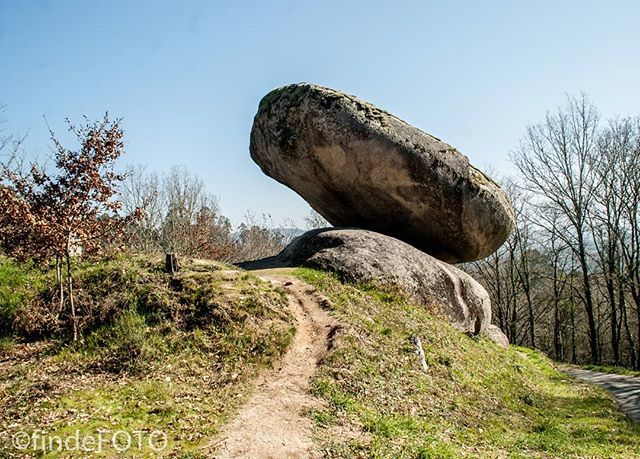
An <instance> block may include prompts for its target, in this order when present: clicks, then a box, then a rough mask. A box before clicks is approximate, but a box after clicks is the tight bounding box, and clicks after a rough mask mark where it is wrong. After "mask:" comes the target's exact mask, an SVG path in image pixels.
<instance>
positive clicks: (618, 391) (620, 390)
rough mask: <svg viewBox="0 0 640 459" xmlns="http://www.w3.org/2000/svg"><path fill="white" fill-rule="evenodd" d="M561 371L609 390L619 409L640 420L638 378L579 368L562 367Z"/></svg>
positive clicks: (639, 379)
mask: <svg viewBox="0 0 640 459" xmlns="http://www.w3.org/2000/svg"><path fill="white" fill-rule="evenodd" d="M563 371H565V372H566V373H568V374H570V375H571V376H573V377H574V378H578V379H581V380H583V381H587V382H590V383H592V384H598V385H600V386H602V387H604V388H605V389H607V390H608V391H609V392H611V394H612V395H613V396H614V398H615V399H616V400H617V401H618V404H619V405H620V409H622V411H623V412H625V413H626V414H627V416H629V417H630V418H631V419H632V420H634V421H636V422H640V378H638V377H635V376H624V375H616V374H611V373H600V372H599V371H591V370H582V369H579V368H563Z"/></svg>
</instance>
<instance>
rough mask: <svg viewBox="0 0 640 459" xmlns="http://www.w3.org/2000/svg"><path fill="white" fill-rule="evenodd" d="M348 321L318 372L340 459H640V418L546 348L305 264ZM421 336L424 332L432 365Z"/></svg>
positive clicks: (325, 441) (319, 416)
mask: <svg viewBox="0 0 640 459" xmlns="http://www.w3.org/2000/svg"><path fill="white" fill-rule="evenodd" d="M296 275H297V276H299V277H300V278H302V279H304V280H305V281H307V282H308V283H310V284H312V285H313V286H315V287H316V288H318V289H319V290H320V291H322V292H323V293H325V294H326V295H327V296H328V297H329V298H330V299H331V301H332V303H333V305H334V311H333V314H334V315H335V317H336V318H338V320H339V321H340V322H342V323H343V327H344V328H343V330H342V332H341V333H340V337H339V339H337V340H336V342H335V343H336V344H335V347H334V349H333V350H332V351H331V352H330V354H329V355H328V356H327V358H326V359H325V361H324V364H323V366H322V367H321V369H320V372H319V374H318V376H317V377H316V378H315V380H314V382H313V385H314V387H315V393H316V394H317V395H318V396H319V397H321V398H323V399H325V400H326V401H327V404H326V408H325V409H324V410H322V411H317V412H314V413H313V414H312V415H313V416H314V419H315V420H316V424H317V428H316V435H317V440H318V442H319V444H320V446H321V448H322V449H323V450H324V452H325V454H326V455H327V456H330V457H388V458H427V457H437V458H447V457H450V458H458V457H469V458H476V457H487V458H494V457H514V458H520V457H521V458H532V457H541V458H546V457H559V458H567V457H602V458H606V457H616V458H638V457H640V426H639V425H637V424H635V425H634V424H632V423H631V422H630V421H628V420H627V418H626V417H625V416H624V415H623V414H621V413H620V412H619V411H618V409H617V406H616V404H615V402H614V401H613V400H612V399H611V398H610V397H609V396H608V395H607V394H606V393H605V392H604V391H603V390H601V389H599V388H595V387H591V386H587V385H584V384H581V383H577V382H574V381H573V380H571V379H569V378H568V377H566V376H565V375H563V374H562V373H559V372H558V371H556V370H555V369H554V367H553V365H552V363H551V362H550V361H549V360H548V359H547V358H545V357H544V356H542V355H541V354H539V353H537V352H534V351H531V350H528V349H524V348H517V347H511V348H510V349H509V350H508V351H504V350H502V349H500V348H499V347H497V346H496V345H494V344H493V343H491V342H489V341H488V340H486V339H472V338H469V337H467V336H465V335H463V334H461V333H459V332H457V331H456V330H454V329H453V328H452V327H451V326H449V325H448V324H447V323H446V322H445V321H442V320H440V319H438V318H435V317H433V316H431V315H430V314H428V313H426V312H425V311H424V310H423V309H422V308H419V307H416V306H415V305H413V304H411V303H410V302H407V301H406V300H404V299H403V298H402V297H401V296H399V295H395V294H389V293H383V292H380V291H378V290H376V289H373V288H370V287H366V286H365V287H360V288H356V287H354V286H347V285H343V284H341V283H340V282H338V281H337V280H336V279H335V278H334V277H333V276H330V275H327V274H324V273H321V272H317V271H312V270H303V269H301V270H297V271H296ZM411 335H417V336H419V337H420V339H421V341H422V345H423V347H424V351H425V354H426V359H427V363H428V365H429V370H428V372H427V373H425V372H423V371H422V369H421V367H420V365H419V363H418V358H417V355H416V352H415V348H414V346H413V344H412V343H411V342H410V341H409V337H410V336H411Z"/></svg>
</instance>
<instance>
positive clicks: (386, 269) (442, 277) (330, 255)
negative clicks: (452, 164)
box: [240, 229, 491, 335]
mask: <svg viewBox="0 0 640 459" xmlns="http://www.w3.org/2000/svg"><path fill="white" fill-rule="evenodd" d="M240 266H241V267H243V268H247V269H257V268H267V267H284V266H289V267H291V266H305V267H309V268H316V269H321V270H324V271H330V272H334V273H336V274H337V275H338V276H339V277H340V278H341V279H343V280H346V281H352V282H353V281H355V282H371V283H374V284H377V285H380V286H391V287H394V288H398V289H400V290H401V291H402V292H404V293H405V294H407V295H408V296H409V297H410V298H412V299H413V300H415V301H417V302H419V303H421V304H423V305H425V306H427V307H429V308H430V310H432V311H434V312H438V313H441V314H444V315H445V316H447V317H448V318H449V320H451V322H452V323H453V325H454V326H455V327H456V328H458V329H460V330H462V331H464V332H467V333H469V334H471V335H477V334H480V333H483V332H484V331H485V330H486V329H487V327H488V326H489V324H490V323H491V303H490V300H489V295H488V294H487V292H486V291H485V289H484V288H483V287H482V286H481V285H480V284H479V283H478V282H476V281H475V280H474V279H473V278H472V277H471V276H469V275H468V274H466V273H465V272H463V271H461V270H459V269H458V268H456V267H454V266H451V265H449V264H447V263H444V262H442V261H440V260H438V259H436V258H434V257H432V256H430V255H427V254H426V253H424V252H421V251H420V250H418V249H416V248H414V247H412V246H410V245H409V244H406V243H404V242H402V241H399V240H397V239H394V238H392V237H389V236H386V235H383V234H380V233H375V232H372V231H367V230H359V229H322V230H313V231H309V232H307V233H305V234H303V235H301V236H299V237H297V238H296V239H294V240H293V242H291V244H289V246H287V247H286V248H285V249H284V250H283V251H282V252H281V253H280V254H279V255H277V256H275V257H271V258H267V259H264V260H259V261H256V262H248V263H244V264H241V265H240Z"/></svg>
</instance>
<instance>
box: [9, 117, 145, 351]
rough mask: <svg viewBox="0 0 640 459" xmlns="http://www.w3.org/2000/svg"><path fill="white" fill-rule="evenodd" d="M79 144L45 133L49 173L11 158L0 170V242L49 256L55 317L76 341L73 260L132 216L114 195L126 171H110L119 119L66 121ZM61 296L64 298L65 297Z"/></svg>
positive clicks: (42, 258) (13, 252) (120, 148)
mask: <svg viewBox="0 0 640 459" xmlns="http://www.w3.org/2000/svg"><path fill="white" fill-rule="evenodd" d="M67 123H68V125H69V130H70V131H71V132H72V133H73V134H74V135H75V136H76V138H77V139H78V142H79V145H80V148H79V149H78V150H70V149H68V148H67V147H65V146H64V145H63V144H62V143H61V142H60V141H59V140H58V138H57V137H56V136H55V134H54V133H53V131H51V139H52V141H53V144H54V147H55V154H54V158H53V159H54V165H55V168H54V169H55V170H53V171H51V172H49V171H47V170H46V169H45V168H44V167H43V166H42V165H41V164H38V163H37V162H32V163H30V164H29V166H28V167H26V168H24V167H18V164H19V162H16V161H15V157H14V158H13V160H11V161H7V162H5V163H2V165H1V168H0V241H2V245H3V246H4V248H5V250H6V252H7V254H8V255H9V256H12V257H14V258H17V259H19V260H25V259H33V260H35V261H39V262H48V261H50V260H52V259H53V260H54V261H55V266H56V274H57V289H58V305H59V310H58V317H59V316H60V315H61V314H62V313H63V312H65V306H67V309H66V312H68V314H69V315H70V317H71V323H72V329H73V330H72V333H73V339H74V341H75V340H77V339H78V337H79V329H78V310H77V305H76V304H75V301H74V286H73V257H74V255H78V254H83V255H89V254H97V253H98V252H99V251H100V250H101V249H102V248H103V247H104V244H105V242H109V243H113V242H114V241H118V240H120V237H121V235H122V234H123V229H124V225H125V224H127V223H128V220H131V219H135V218H137V217H138V212H133V213H132V214H131V215H129V216H127V217H124V218H123V217H121V216H120V215H119V210H120V208H121V203H120V202H119V201H117V200H115V199H113V197H114V195H115V194H116V192H117V187H118V184H119V183H120V182H121V181H122V180H123V179H124V175H122V174H119V173H117V172H116V171H115V169H114V165H115V162H116V160H117V159H118V158H119V157H120V156H121V155H122V154H123V153H124V142H123V138H124V132H123V130H122V128H121V126H120V120H118V119H117V120H113V121H112V120H110V118H109V116H108V114H105V116H104V117H103V118H102V119H101V120H98V121H89V120H88V119H86V118H85V122H84V124H83V125H82V126H75V125H73V124H71V122H69V120H67ZM65 296H66V298H65Z"/></svg>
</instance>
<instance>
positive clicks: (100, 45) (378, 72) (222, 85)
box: [0, 0, 640, 223]
mask: <svg viewBox="0 0 640 459" xmlns="http://www.w3.org/2000/svg"><path fill="white" fill-rule="evenodd" d="M639 24H640V2H638V1H626V2H625V1H607V2H604V1H535V2H533V1H513V0H512V1H506V0H505V1H466V2H464V1H393V2H392V1H388V2H384V1H375V0H368V1H349V0H340V1H327V2H323V1H302V0H300V1H295V0H289V1H276V0H274V1H255V2H249V1H233V2H232V1H228V2H223V1H214V0H211V1H204V0H203V1H179V0H175V1H153V2H152V1H147V2H145V1H120V0H105V1H86V0H82V1H81V0H78V1H70V0H69V1H67V0H59V1H54V0H49V1H46V0H41V1H33V0H0V101H3V102H4V103H5V104H6V105H7V111H6V113H5V114H4V118H6V119H7V123H6V124H5V127H7V128H8V130H9V131H10V132H12V133H24V132H26V131H27V130H28V131H29V140H28V142H27V148H28V149H29V150H30V151H31V152H35V153H39V154H45V153H46V152H47V151H48V146H47V145H48V143H47V131H46V126H45V124H44V121H43V115H44V116H46V118H47V120H48V122H49V123H50V125H51V126H52V127H53V128H54V129H57V130H59V131H62V130H63V128H64V124H63V120H64V118H65V117H70V118H71V119H75V120H78V119H80V117H81V116H82V115H88V116H90V117H97V116H100V114H101V113H102V112H104V111H105V110H109V112H110V113H111V114H112V115H115V116H121V117H123V118H124V127H125V130H126V135H127V139H128V140H127V154H126V158H124V161H125V162H126V163H129V164H134V163H143V164H148V165H149V166H150V168H151V169H155V170H158V171H162V170H164V169H167V168H169V167H170V166H171V165H172V164H185V165H186V166H187V167H188V168H189V169H190V170H192V171H193V172H195V173H197V174H199V175H200V176H202V177H203V178H204V179H205V181H206V183H207V185H208V187H209V189H210V191H211V192H213V193H215V194H216V195H218V196H219V197H220V199H221V205H222V208H223V211H224V213H225V214H226V215H228V216H230V217H231V218H232V219H233V220H234V222H235V223H238V222H240V220H241V219H242V216H243V215H244V213H245V212H246V210H247V209H252V210H254V211H256V212H258V213H260V212H268V213H271V214H272V215H273V217H274V218H275V219H276V220H279V219H282V218H284V217H293V218H294V219H295V220H296V221H297V222H298V223H301V221H302V218H303V217H304V216H305V215H306V214H307V213H308V207H307V206H306V204H305V203H304V201H302V199H300V198H299V197H297V195H296V194H295V193H293V192H292V191H289V190H288V189H287V188H285V187H283V186H282V185H280V184H278V183H276V182H274V181H273V180H271V179H269V178H267V177H266V176H264V175H262V173H261V172H260V170H259V169H258V167H257V166H256V165H254V164H253V162H252V161H251V159H250V158H249V153H248V145H249V132H250V129H251V122H252V118H253V115H254V114H255V111H256V108H257V105H258V102H259V100H260V98H261V97H262V96H263V95H264V94H265V93H266V92H268V91H269V90H271V89H272V88H274V87H277V86H281V85H283V84H287V83H291V82H299V81H308V82H314V83H318V84H322V85H326V86H330V87H333V88H336V89H340V90H344V91H347V92H349V93H352V94H355V95H357V96H359V97H361V98H364V99H366V100H369V101H371V102H373V103H375V104H376V105H379V106H381V107H383V108H385V109H387V110H389V111H391V112H393V113H395V114H396V115H398V116H400V117H401V118H403V119H405V120H407V121H408V122H410V123H412V124H414V125H415V126H418V127H419V128H421V129H423V130H425V131H427V132H430V133H433V134H434V135H436V136H438V137H440V138H442V139H444V140H445V141H447V142H448V143H450V144H452V145H454V146H455V147H457V148H458V149H459V150H461V151H462V152H463V153H465V154H466V155H467V156H468V157H469V158H470V159H471V161H472V162H473V163H475V164H476V165H478V166H480V167H483V168H489V167H491V168H493V169H495V170H497V171H499V172H500V173H509V172H511V171H512V169H513V168H512V166H511V165H510V163H509V161H508V153H509V151H510V150H511V149H513V148H514V147H515V146H516V144H517V141H518V139H519V138H520V137H521V136H522V134H523V132H524V129H525V126H526V125H527V124H530V123H533V122H537V121H539V120H541V119H542V118H543V117H544V114H545V111H546V110H547V109H553V108H554V107H556V106H557V105H558V104H560V103H562V102H563V100H564V95H565V93H567V92H568V93H579V92H580V91H585V92H587V93H588V94H590V96H591V98H592V99H593V101H594V102H595V103H596V104H597V105H598V106H599V107H600V109H601V111H602V113H603V115H604V116H612V115H615V114H623V115H624V114H636V113H640V85H639V83H640V46H639V45H640V26H639Z"/></svg>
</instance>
